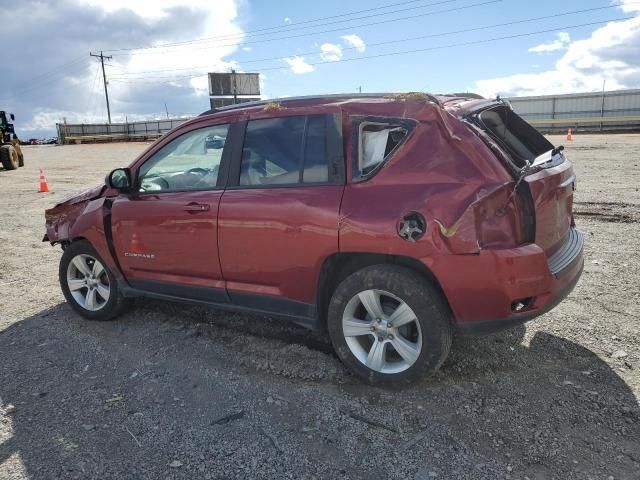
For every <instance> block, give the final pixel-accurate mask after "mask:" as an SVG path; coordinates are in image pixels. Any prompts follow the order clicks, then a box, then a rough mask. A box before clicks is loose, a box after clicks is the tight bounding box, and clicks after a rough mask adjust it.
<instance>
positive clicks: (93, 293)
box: [67, 254, 111, 312]
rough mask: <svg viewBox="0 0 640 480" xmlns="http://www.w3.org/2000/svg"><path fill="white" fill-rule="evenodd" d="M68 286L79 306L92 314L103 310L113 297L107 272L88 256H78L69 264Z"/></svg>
mask: <svg viewBox="0 0 640 480" xmlns="http://www.w3.org/2000/svg"><path fill="white" fill-rule="evenodd" d="M67 286H68V287H69V291H70V292H71V295H72V296H73V298H74V299H75V301H76V302H77V303H78V305H80V306H81V307H82V308H84V309H86V310H89V311H91V312H95V311H98V310H100V309H101V308H103V307H104V306H105V305H106V304H107V302H108V301H109V296H110V295H111V288H110V282H109V276H108V275H107V271H106V270H105V268H104V266H103V265H102V263H100V262H99V261H98V260H97V259H96V258H95V257H92V256H91V255H87V254H80V255H76V256H75V257H73V259H72V260H71V262H69V266H68V267H67Z"/></svg>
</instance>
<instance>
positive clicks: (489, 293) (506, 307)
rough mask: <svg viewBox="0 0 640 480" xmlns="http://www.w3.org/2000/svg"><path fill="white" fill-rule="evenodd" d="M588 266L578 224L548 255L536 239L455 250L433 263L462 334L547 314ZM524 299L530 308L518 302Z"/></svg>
mask: <svg viewBox="0 0 640 480" xmlns="http://www.w3.org/2000/svg"><path fill="white" fill-rule="evenodd" d="M583 266H584V258H583V241H582V234H581V233H580V232H579V231H578V230H575V229H572V231H571V232H570V233H569V235H568V236H567V240H566V242H565V244H564V245H563V247H562V248H561V249H560V250H558V252H556V253H555V254H554V255H552V256H550V257H547V256H546V255H545V253H544V251H543V250H542V249H541V248H540V247H539V246H537V245H535V244H530V245H525V246H523V247H518V248H514V249H505V250H484V251H481V252H480V254H479V255H465V256H460V255H455V256H451V257H449V258H448V259H447V261H446V262H445V261H442V262H438V264H437V265H433V266H432V270H433V271H434V274H435V275H436V277H437V278H438V280H439V281H440V284H441V286H442V289H443V290H444V292H445V295H446V296H447V299H448V300H449V304H450V306H451V309H452V311H453V315H454V319H455V321H456V326H457V329H458V331H459V332H460V333H462V334H478V333H489V332H495V331H498V330H502V329H504V328H508V327H510V326H513V325H517V324H519V323H523V322H526V321H528V320H531V319H533V318H535V317H537V316H539V315H542V314H544V313H546V312H548V311H549V310H551V309H553V308H554V307H555V306H556V305H558V304H559V303H560V302H561V301H562V300H563V299H564V298H566V297H567V296H568V295H569V293H571V291H572V290H573V288H574V287H575V286H576V284H577V283H578V280H579V279H580V276H581V274H582V269H583ZM521 302H524V303H525V306H524V308H521V309H520V310H518V309H517V308H515V306H516V305H517V304H518V303H521Z"/></svg>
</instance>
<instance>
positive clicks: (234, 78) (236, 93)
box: [231, 68, 238, 105]
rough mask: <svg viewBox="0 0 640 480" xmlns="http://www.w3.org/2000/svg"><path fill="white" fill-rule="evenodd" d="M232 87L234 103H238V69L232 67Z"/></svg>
mask: <svg viewBox="0 0 640 480" xmlns="http://www.w3.org/2000/svg"><path fill="white" fill-rule="evenodd" d="M231 82H232V84H231V88H232V89H233V104H234V105H235V104H236V103H238V87H237V85H236V71H235V70H234V69H233V68H232V69H231Z"/></svg>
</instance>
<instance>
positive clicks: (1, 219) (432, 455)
mask: <svg viewBox="0 0 640 480" xmlns="http://www.w3.org/2000/svg"><path fill="white" fill-rule="evenodd" d="M552 141H554V142H556V143H566V142H564V140H563V139H561V138H558V137H556V138H552ZM145 146H146V145H144V144H110V145H76V146H65V147H57V146H46V147H44V146H43V147H27V148H25V149H24V150H25V158H26V166H25V167H24V168H21V169H19V170H18V171H4V170H0V199H1V200H2V201H1V205H0V244H1V245H3V248H2V254H1V256H0V289H1V293H0V478H1V479H12V480H13V479H24V478H34V479H40V478H42V479H54V478H64V479H73V478H82V479H85V478H95V479H107V478H118V479H156V478H161V479H165V478H166V479H177V478H188V479H192V478H212V479H213V478H216V479H217V478H220V479H222V478H295V479H313V478H323V479H324V478H362V479H365V478H415V479H432V478H441V479H502V478H504V479H527V478H528V479H531V480H534V479H548V478H549V479H550V478H557V479H573V478H575V479H638V478H640V408H639V403H638V398H639V396H640V375H639V374H638V371H639V369H640V348H639V337H638V332H639V327H638V321H639V319H640V309H639V308H638V304H639V303H640V289H639V288H638V285H639V283H640V282H639V277H640V275H639V272H640V260H639V257H638V256H637V247H638V238H639V237H640V193H638V187H639V185H640V173H639V172H640V168H639V167H638V163H640V136H637V135H616V136H613V135H608V136H586V135H584V136H583V135H576V136H575V137H574V141H573V142H572V143H570V144H568V145H567V151H568V154H569V156H570V158H571V159H572V160H573V161H574V164H575V168H576V170H577V174H578V191H577V192H576V205H575V209H576V212H577V221H578V223H579V226H580V228H581V229H582V230H583V231H584V232H585V233H586V238H587V243H586V267H585V273H584V275H583V277H582V279H581V281H580V284H579V285H578V287H577V288H576V289H575V291H574V292H573V293H572V294H571V296H570V297H569V298H568V299H567V300H566V301H565V302H564V303H562V304H561V305H560V306H559V307H558V308H556V309H555V310H554V311H552V312H550V313H548V314H546V315H544V316H543V317H541V318H539V319H538V320H536V321H534V322H532V323H529V324H527V325H526V327H525V326H522V327H518V328H515V329H513V330H510V331H507V332H505V333H502V334H498V335H493V336H486V337H479V338H465V339H457V340H456V342H455V343H454V346H453V351H452V355H451V357H450V358H449V360H448V361H447V363H446V364H445V365H444V367H443V368H442V370H441V371H440V372H439V373H438V374H437V375H436V376H435V377H433V378H430V379H426V380H424V381H422V382H421V383H419V384H417V385H415V386H413V387H411V388H408V389H405V390H403V391H400V392H392V391H388V390H382V389H377V388H371V387H368V386H364V385H362V384H361V383H359V382H358V381H357V380H355V379H354V378H353V377H352V376H350V375H349V374H348V372H346V371H345V369H344V368H343V367H342V365H341V364H340V362H339V361H338V360H337V359H336V358H335V356H334V355H333V354H332V351H331V347H330V345H329V344H328V341H327V339H326V338H324V337H323V336H322V335H318V334H310V333H309V332H307V331H305V330H303V329H300V328H298V327H295V326H292V325H288V324H284V323H281V322H278V321H276V320H271V319H267V318H259V317H248V316H245V315H234V314H229V313H224V312H219V311H214V310H208V309H203V308H200V307H197V308H196V307H189V306H183V305H177V304H176V305H174V304H166V303H161V302H155V301H148V300H138V301H137V302H136V305H135V308H134V309H132V310H131V311H130V312H129V313H127V314H126V315H124V316H123V317H122V318H120V319H118V320H116V321H114V322H110V323H92V322H87V321H84V320H82V319H81V318H79V317H78V316H77V315H76V314H74V313H73V312H72V311H71V309H70V308H69V307H67V305H66V304H65V303H64V299H63V296H62V293H61V292H60V289H59V287H58V283H57V268H58V261H59V258H60V249H59V248H57V247H56V248H52V247H51V246H49V245H48V244H46V243H42V242H41V241H40V240H41V238H42V235H43V233H44V225H43V223H44V217H43V211H44V209H45V208H47V207H49V206H51V205H53V204H54V203H55V202H56V201H57V200H59V199H61V198H63V197H64V196H66V195H67V194H69V193H72V192H73V191H76V190H78V189H80V188H81V187H83V186H84V185H87V184H92V183H96V182H99V181H101V179H102V178H103V177H104V175H105V174H106V173H107V172H108V171H109V170H110V169H112V168H114V167H117V166H123V165H126V164H128V163H129V162H130V161H131V160H132V159H133V158H134V157H135V156H136V155H137V154H138V153H139V152H140V151H142V149H143V148H145ZM40 166H41V167H43V168H44V170H45V173H46V175H47V178H48V180H49V185H50V187H51V189H52V190H53V193H49V194H40V193H36V189H37V182H38V167H40Z"/></svg>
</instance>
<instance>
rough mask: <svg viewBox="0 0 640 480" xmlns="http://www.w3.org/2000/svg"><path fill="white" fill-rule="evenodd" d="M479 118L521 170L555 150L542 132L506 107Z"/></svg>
mask: <svg viewBox="0 0 640 480" xmlns="http://www.w3.org/2000/svg"><path fill="white" fill-rule="evenodd" d="M479 118H480V121H481V122H482V124H483V125H484V127H485V128H486V129H487V130H488V131H489V132H490V133H491V134H492V136H493V137H494V138H496V139H497V140H498V141H499V142H500V143H501V144H502V145H503V146H504V147H505V148H506V149H507V150H508V152H509V153H510V154H511V157H512V158H513V160H514V162H515V163H516V165H517V166H518V167H520V168H522V167H524V166H525V162H526V160H529V161H530V162H533V160H534V159H535V158H536V157H538V156H540V155H542V154H543V153H546V152H548V151H549V150H551V149H553V145H552V144H551V143H550V142H549V141H548V140H547V139H546V138H545V137H544V136H543V135H542V134H541V133H540V132H538V131H537V130H536V129H535V128H533V127H532V126H531V125H529V124H528V123H527V122H526V121H524V120H523V119H522V118H521V117H520V116H519V115H518V114H517V113H515V112H514V111H513V110H511V109H510V108H508V107H506V106H499V107H495V108H491V109H489V110H485V111H484V112H482V113H480V115H479Z"/></svg>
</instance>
